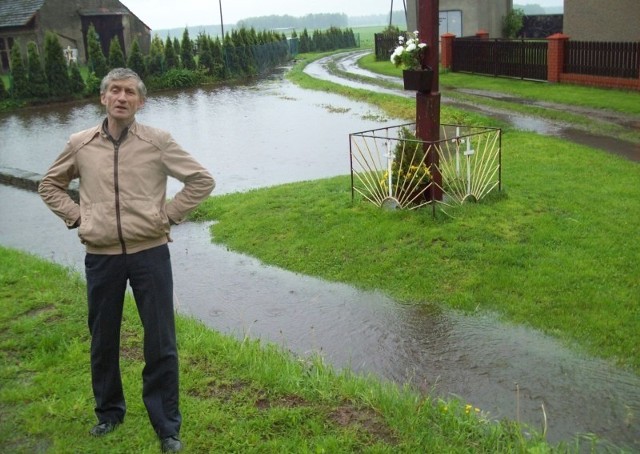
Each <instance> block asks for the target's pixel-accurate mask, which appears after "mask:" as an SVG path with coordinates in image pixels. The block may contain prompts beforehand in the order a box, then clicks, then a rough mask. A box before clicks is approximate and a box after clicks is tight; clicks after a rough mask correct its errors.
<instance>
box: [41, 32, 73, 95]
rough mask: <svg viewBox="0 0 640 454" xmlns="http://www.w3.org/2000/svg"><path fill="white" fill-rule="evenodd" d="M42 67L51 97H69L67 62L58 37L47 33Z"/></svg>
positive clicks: (69, 84)
mask: <svg viewBox="0 0 640 454" xmlns="http://www.w3.org/2000/svg"><path fill="white" fill-rule="evenodd" d="M44 67H45V73H46V74H47V82H48V83H49V93H50V94H51V96H54V97H65V96H69V94H71V83H70V81H69V68H67V60H66V59H65V58H64V51H63V50H62V46H61V45H60V41H58V36H57V35H55V34H53V33H51V32H47V34H46V35H45V38H44Z"/></svg>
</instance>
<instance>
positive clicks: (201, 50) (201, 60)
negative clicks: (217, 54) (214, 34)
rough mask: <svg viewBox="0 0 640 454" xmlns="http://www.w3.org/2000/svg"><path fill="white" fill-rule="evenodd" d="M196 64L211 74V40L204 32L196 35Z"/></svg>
mask: <svg viewBox="0 0 640 454" xmlns="http://www.w3.org/2000/svg"><path fill="white" fill-rule="evenodd" d="M198 66H199V67H201V68H204V69H205V70H206V72H207V73H208V74H211V71H212V69H213V55H212V54H211V42H210V40H209V37H208V36H207V35H205V34H204V33H200V34H199V35H198Z"/></svg>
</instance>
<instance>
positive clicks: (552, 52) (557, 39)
mask: <svg viewBox="0 0 640 454" xmlns="http://www.w3.org/2000/svg"><path fill="white" fill-rule="evenodd" d="M568 40H569V36H567V35H563V34H562V33H556V34H555V35H551V36H549V37H548V38H547V41H548V42H549V46H548V48H547V80H548V81H549V82H560V74H561V73H562V72H564V46H565V44H566V42H567V41H568Z"/></svg>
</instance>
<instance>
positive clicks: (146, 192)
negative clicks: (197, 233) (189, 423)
mask: <svg viewBox="0 0 640 454" xmlns="http://www.w3.org/2000/svg"><path fill="white" fill-rule="evenodd" d="M145 96H146V87H145V85H144V83H143V82H142V80H140V78H139V77H138V75H137V74H136V73H135V72H133V71H131V70H129V69H124V68H118V69H114V70H112V71H111V72H110V73H109V74H107V75H106V76H105V77H104V79H103V80H102V83H101V85H100V100H101V102H102V104H103V105H104V106H105V107H106V113H107V117H106V119H105V120H104V122H103V123H102V124H101V125H98V126H95V127H93V128H90V129H87V130H85V131H82V132H79V133H77V134H73V135H71V137H70V139H69V142H68V143H67V145H66V147H65V148H64V150H63V152H62V153H61V154H60V156H59V157H58V158H57V159H56V161H55V162H54V163H53V165H52V166H51V168H50V169H49V170H48V171H47V173H46V174H45V176H44V178H43V179H42V182H41V183H40V187H39V193H40V196H41V197H42V199H43V200H44V202H45V203H46V204H47V205H48V206H49V208H50V209H51V210H52V211H53V212H54V213H55V214H56V215H58V216H59V217H60V218H62V220H63V221H64V222H65V223H66V225H67V227H68V228H70V229H71V228H76V227H77V228H78V236H79V237H80V240H81V242H82V243H83V244H84V245H85V247H86V257H85V271H86V279H87V299H88V309H89V311H88V312H89V314H88V322H89V330H90V332H91V377H92V386H93V394H94V397H95V401H96V408H95V413H96V416H97V418H98V424H97V425H96V426H94V427H93V428H92V429H91V431H90V433H91V434H92V435H94V436H103V435H106V434H108V433H110V432H112V431H113V430H114V429H115V428H116V426H118V425H119V424H121V423H122V422H123V421H124V416H125V410H126V407H125V399H124V393H123V390H122V381H121V377H120V366H119V358H120V325H121V321H122V309H123V303H124V296H125V291H126V286H127V282H128V283H129V285H130V286H131V288H132V290H133V295H134V298H135V301H136V306H137V309H138V314H139V315H140V319H141V320H142V325H143V327H144V359H145V367H144V370H143V372H142V375H143V391H142V393H143V401H144V403H145V406H146V409H147V412H148V415H149V419H150V421H151V424H152V425H153V428H154V430H155V431H156V433H157V434H158V437H159V438H160V440H161V447H162V450H163V452H177V451H180V450H181V449H182V443H181V441H180V425H181V422H182V416H181V414H180V410H179V405H178V403H179V402H178V353H177V348H176V335H175V323H174V312H173V277H172V271H171V261H170V255H169V248H168V243H169V242H170V241H171V238H170V236H169V231H170V225H171V224H178V223H180V222H182V221H183V220H184V219H185V216H186V215H187V214H188V213H189V212H190V211H191V210H192V209H194V208H195V207H196V206H197V205H198V204H199V203H200V202H201V201H202V200H203V199H205V198H206V197H208V196H209V194H210V193H211V191H212V190H213V188H214V185H215V182H214V180H213V178H212V177H211V174H210V173H209V172H208V171H207V170H206V169H205V168H203V167H202V166H201V165H200V164H199V163H198V162H196V160H195V159H194V158H193V157H191V156H190V155H189V154H188V153H187V152H186V151H184V150H183V149H182V148H181V147H180V146H179V145H178V144H177V143H176V142H175V141H174V139H173V138H172V137H171V135H170V134H169V133H167V132H165V131H162V130H159V129H155V128H152V127H149V126H145V125H142V124H140V123H138V122H136V119H135V115H136V112H137V111H138V110H139V109H140V108H141V107H142V106H143V105H144V102H145ZM167 177H173V178H176V179H178V180H180V181H181V182H182V183H183V184H184V186H183V188H182V189H181V190H180V192H178V193H177V194H176V195H175V197H174V198H173V199H172V200H171V201H168V202H167V200H166V187H167ZM75 178H80V191H79V192H80V203H79V204H77V203H76V202H74V201H73V200H72V199H71V198H70V197H69V195H68V194H67V191H66V190H67V188H68V186H69V183H70V182H71V180H73V179H75Z"/></svg>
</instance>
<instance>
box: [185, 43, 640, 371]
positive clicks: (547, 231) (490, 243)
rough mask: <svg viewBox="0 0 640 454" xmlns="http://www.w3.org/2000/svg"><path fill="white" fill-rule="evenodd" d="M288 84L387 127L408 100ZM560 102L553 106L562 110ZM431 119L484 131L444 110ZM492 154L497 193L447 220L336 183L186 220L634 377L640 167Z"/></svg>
mask: <svg viewBox="0 0 640 454" xmlns="http://www.w3.org/2000/svg"><path fill="white" fill-rule="evenodd" d="M311 58H317V56H312V57H311ZM289 77H290V78H291V79H292V80H294V81H296V82H297V83H299V84H301V85H302V86H303V87H307V88H313V89H320V90H327V91H335V92H337V93H340V94H343V95H345V96H349V97H351V98H353V99H357V100H362V101H366V102H370V103H373V104H376V105H378V106H379V107H381V108H382V109H383V110H385V111H386V112H388V113H389V114H390V115H391V116H394V117H397V118H402V117H404V118H407V119H409V118H412V115H413V112H414V110H413V109H414V107H413V102H412V101H411V100H407V99H404V98H401V97H397V96H392V95H382V94H377V93H371V92H367V91H366V90H358V89H352V88H348V87H342V86H339V85H337V84H334V83H331V82H326V81H320V80H314V79H312V78H310V77H309V76H307V75H306V74H304V73H303V72H302V71H301V70H299V68H298V69H294V71H292V72H291V74H290V76H289ZM480 79H482V81H480V82H476V84H481V83H483V82H484V81H485V80H486V79H487V78H480ZM489 83H493V81H492V80H491V81H490V82H489ZM518 83H519V84H520V85H525V86H524V87H522V88H520V89H519V91H521V92H524V91H527V90H530V88H529V87H528V86H529V84H530V83H527V82H521V81H519V82H518ZM593 91H594V96H591V97H590V98H593V99H597V98H598V95H599V92H600V90H597V89H595V90H593ZM563 93H564V90H559V91H558V94H557V96H558V97H559V98H558V99H560V100H562V101H568V100H570V99H572V98H571V94H570V93H568V95H567V97H563V96H562V94H563ZM611 99H612V103H611V104H612V107H613V108H614V109H615V108H618V104H617V102H616V101H618V98H616V97H612V98H611ZM620 104H622V105H623V107H620V109H624V104H625V103H624V102H621V103H620ZM442 117H443V122H446V121H447V120H452V119H453V120H459V121H460V122H461V123H463V124H465V123H466V124H481V125H487V124H489V123H491V122H489V121H487V120H486V119H483V118H482V117H480V116H477V115H470V114H467V113H464V112H461V111H459V110H456V109H446V108H445V109H443V112H442ZM502 145H503V160H502V164H503V187H504V191H503V192H502V193H501V194H498V195H496V196H494V197H493V198H490V199H489V200H488V201H486V202H483V203H478V204H467V205H465V206H463V207H461V208H459V209H456V210H453V211H450V214H451V216H452V217H448V216H444V215H439V216H438V217H437V218H436V219H433V218H432V216H431V213H430V211H429V210H425V211H423V212H418V213H414V212H385V211H381V210H378V209H377V208H375V207H373V206H371V205H369V204H367V203H364V202H360V201H356V203H355V204H352V203H351V193H350V182H349V179H348V178H347V177H338V178H335V179H330V180H325V181H319V182H318V181H316V182H303V183H298V184H292V185H285V186H281V187H276V188H270V189H264V190H259V191H251V192H249V193H246V194H231V195H227V196H222V197H216V198H213V199H211V200H209V201H207V202H206V203H205V204H204V205H203V206H202V207H201V209H200V211H199V212H198V214H197V216H198V217H199V218H201V219H211V220H213V219H215V220H217V221H218V222H217V223H216V225H215V226H214V227H213V232H214V241H216V242H222V243H225V244H227V245H228V246H229V247H231V248H232V249H234V250H237V251H241V252H244V253H248V254H251V255H253V256H255V257H257V258H259V259H260V260H262V261H264V262H266V263H269V264H275V265H278V266H281V267H283V268H286V269H290V270H293V271H297V272H301V273H304V274H309V275H314V276H319V277H322V278H324V279H328V280H331V281H339V282H346V283H350V284H353V285H356V286H358V287H362V288H367V289H379V290H382V291H384V292H386V293H388V294H389V295H391V296H392V297H394V298H397V299H399V300H402V301H407V302H409V303H411V304H431V303H434V304H438V305H443V306H448V307H453V308H459V309H463V310H465V311H469V312H472V311H476V310H480V311H491V312H496V313H498V314H501V315H502V316H503V317H504V318H505V319H507V320H510V321H514V322H517V323H523V324H527V325H531V326H533V327H535V328H537V329H539V330H541V331H543V332H546V333H549V334H552V335H554V336H555V337H557V338H559V339H562V340H563V341H565V342H566V343H567V344H571V345H573V346H574V347H575V348H577V349H583V350H586V351H587V352H589V353H591V354H593V355H597V356H599V357H603V358H608V359H610V360H612V361H614V362H615V363H617V364H619V365H621V366H624V367H628V368H630V369H632V370H634V371H636V372H638V371H640V349H639V348H638V345H640V312H639V310H640V308H639V307H638V302H639V301H640V242H638V241H637V239H636V236H637V234H636V232H637V219H640V185H638V181H640V166H638V164H637V163H633V162H630V161H627V160H624V159H622V158H618V157H615V156H612V155H610V154H608V153H605V152H602V151H597V150H593V149H590V148H588V147H584V146H579V145H576V144H574V143H571V142H567V141H563V140H560V139H556V138H550V137H544V136H539V135H536V134H533V133H525V132H518V131H514V130H507V131H506V133H505V134H504V135H503V142H502Z"/></svg>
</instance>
